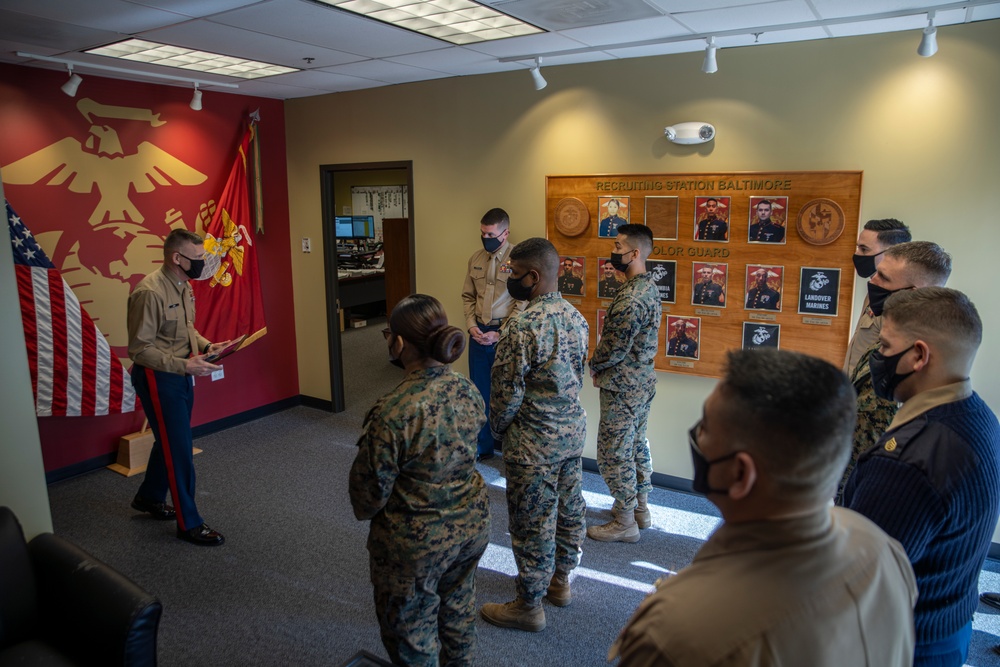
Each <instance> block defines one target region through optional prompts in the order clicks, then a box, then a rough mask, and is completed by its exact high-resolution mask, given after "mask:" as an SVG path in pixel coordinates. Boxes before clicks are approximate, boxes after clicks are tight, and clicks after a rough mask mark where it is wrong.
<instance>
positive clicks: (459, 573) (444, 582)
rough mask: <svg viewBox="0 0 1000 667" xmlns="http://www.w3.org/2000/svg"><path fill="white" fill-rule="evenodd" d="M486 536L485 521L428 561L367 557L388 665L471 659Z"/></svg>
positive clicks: (461, 662)
mask: <svg viewBox="0 0 1000 667" xmlns="http://www.w3.org/2000/svg"><path fill="white" fill-rule="evenodd" d="M489 537H490V532H489V526H488V525H487V527H486V528H485V529H484V530H482V531H481V532H480V533H479V534H477V535H475V536H474V537H472V538H471V539H469V540H468V541H466V542H463V543H461V544H456V545H454V546H452V547H450V548H448V549H445V550H444V551H442V552H441V553H440V554H439V555H438V557H437V558H435V559H433V560H430V559H427V560H423V561H418V562H407V563H400V562H397V561H388V560H383V559H377V558H374V557H371V558H369V565H370V567H371V579H372V585H373V586H374V587H375V614H376V615H377V616H378V622H379V629H380V630H381V633H382V644H383V645H384V646H385V650H386V651H387V652H388V653H389V658H390V659H391V660H392V663H393V664H394V665H421V666H426V667H431V666H433V667H437V665H438V664H441V665H455V666H457V665H472V664H473V657H474V656H475V652H476V567H477V566H478V565H479V559H480V558H481V557H482V555H483V552H484V551H486V545H487V544H488V543H489Z"/></svg>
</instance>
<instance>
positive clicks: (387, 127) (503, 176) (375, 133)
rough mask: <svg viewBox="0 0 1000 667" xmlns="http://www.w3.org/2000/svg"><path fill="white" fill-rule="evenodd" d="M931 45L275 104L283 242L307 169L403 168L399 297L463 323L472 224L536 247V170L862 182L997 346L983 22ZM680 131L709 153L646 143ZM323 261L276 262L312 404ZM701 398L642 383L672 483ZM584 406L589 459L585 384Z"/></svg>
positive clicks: (312, 229)
mask: <svg viewBox="0 0 1000 667" xmlns="http://www.w3.org/2000/svg"><path fill="white" fill-rule="evenodd" d="M938 33H939V44H940V47H941V48H940V51H939V52H938V54H937V55H936V56H934V57H933V58H920V57H918V56H917V55H916V52H915V51H916V47H917V42H918V41H919V33H918V32H914V31H910V32H906V33H893V34H887V35H878V36H870V37H857V38H842V39H833V40H825V41H820V42H802V43H795V44H783V45H775V46H756V47H750V48H743V49H732V50H722V51H720V52H719V72H718V73H717V74H714V75H705V74H702V73H701V72H700V70H699V68H700V63H701V58H702V55H701V53H691V54H680V55H674V56H664V57H655V58H637V59H629V60H619V61H613V62H605V63H595V64H586V65H573V66H563V67H545V68H544V70H543V71H544V74H545V77H546V79H548V81H549V86H548V87H547V88H546V89H545V90H543V91H540V92H536V91H535V90H533V88H532V85H531V80H530V77H529V76H528V73H527V71H524V72H513V73H506V74H497V75H489V76H476V77H462V78H452V79H443V80H436V81H429V82H424V83H418V84H409V85H399V86H390V87H386V88H380V89H376V90H370V91H359V92H352V93H343V94H337V95H330V96H324V97H316V98H309V99H300V100H292V101H289V102H288V103H287V116H286V117H287V131H288V155H289V199H290V206H291V219H292V236H293V238H296V237H299V236H311V237H313V238H319V237H320V234H319V225H320V192H319V179H318V174H319V168H318V165H320V164H328V163H337V162H366V161H382V160H413V175H414V195H415V197H414V211H413V214H414V222H415V229H416V258H417V288H418V290H420V291H422V292H427V293H430V294H434V295H435V296H437V297H438V298H440V299H441V300H442V301H443V302H444V304H445V306H446V307H447V309H448V312H449V314H450V316H451V320H452V322H453V323H457V324H461V321H462V308H461V301H460V298H459V291H460V289H461V284H462V279H463V275H464V271H465V262H466V260H467V258H468V256H469V255H470V254H471V253H472V252H473V251H474V250H475V249H476V248H477V247H478V246H479V240H478V237H477V225H478V221H479V218H480V217H481V215H482V213H483V212H485V211H486V210H487V209H488V208H490V207H493V206H501V207H503V208H505V209H507V211H508V212H509V213H510V215H511V220H512V235H513V238H514V240H515V241H516V240H521V239H524V238H525V237H528V236H535V235H543V234H544V202H543V195H544V186H545V175H546V174H598V173H629V172H640V173H648V172H658V173H668V172H681V173H684V172H689V173H690V172H700V171H726V170H746V171H759V170H825V169H830V170H838V169H861V170H864V184H863V196H862V221H863V220H867V219H869V218H875V217H898V218H900V219H902V220H904V221H906V222H907V223H908V224H909V225H910V226H911V228H912V229H913V232H914V236H915V238H918V239H929V240H934V241H937V242H939V243H941V245H943V246H944V247H945V248H946V249H948V250H949V251H950V252H951V253H952V254H953V256H954V260H955V271H954V273H953V275H952V279H951V281H950V283H949V284H950V285H951V286H952V287H955V288H958V289H961V290H963V291H966V292H967V293H968V294H969V295H970V296H971V297H972V298H973V300H974V301H975V302H976V303H977V304H978V305H979V308H980V311H981V313H982V316H983V320H984V325H985V328H986V331H987V341H989V340H990V339H995V337H996V332H997V331H1000V309H998V308H997V307H995V306H994V305H993V304H995V303H996V287H995V285H996V282H997V281H996V280H995V279H994V278H993V277H992V273H993V270H994V265H995V263H996V260H995V256H996V253H997V250H998V247H1000V244H998V243H997V242H998V241H1000V232H998V231H997V230H998V225H997V212H998V211H1000V166H998V165H1000V158H998V156H1000V129H998V122H997V118H1000V86H998V83H997V82H998V81H1000V21H989V22H982V23H976V24H971V25H967V26H955V27H943V28H939V30H938ZM689 120H698V121H708V122H711V123H713V124H714V125H715V127H716V129H717V132H718V136H717V138H716V140H715V141H714V142H713V143H711V144H707V145H704V146H700V147H684V146H676V145H673V144H670V143H669V142H667V141H666V140H665V139H664V137H663V127H664V126H665V125H668V124H672V123H676V122H681V121H689ZM322 258H323V255H322V253H321V252H314V253H312V254H311V255H301V254H297V253H294V252H293V258H292V262H293V276H294V282H295V306H296V308H295V313H296V331H297V332H298V344H299V374H300V378H301V390H302V393H303V394H306V395H310V396H316V397H320V398H326V399H329V398H330V396H329V381H328V379H327V376H326V373H327V368H328V365H327V363H326V354H327V352H326V332H325V328H326V326H325V314H324V312H323V311H322V308H321V307H317V306H318V305H321V304H322V303H323V295H322V294H320V293H318V292H317V289H316V286H317V285H322V284H323V280H322V277H323V262H322ZM862 290H863V283H862V282H860V281H859V284H858V286H857V289H856V296H857V297H858V298H856V302H860V296H861V295H862V294H863V292H862ZM852 317H854V318H855V319H856V317H857V313H856V312H855V313H854V315H853V316H852ZM991 333H992V335H990V334H991ZM460 366H461V364H460ZM998 367H1000V351H998V348H997V347H996V346H993V345H990V344H989V342H987V343H986V344H984V346H983V348H982V349H981V350H980V353H979V358H978V360H977V363H976V366H975V369H974V374H973V381H974V383H975V385H976V387H977V389H978V391H979V392H980V393H981V394H982V395H983V397H984V398H985V399H986V400H987V401H988V402H989V403H990V404H991V405H992V406H993V407H994V409H996V410H1000V377H998V376H997V373H996V372H995V369H997V368H998ZM991 369H993V371H994V372H991ZM713 384H714V381H712V380H707V379H701V378H693V377H684V376H677V375H671V374H668V373H663V374H661V375H660V378H659V384H658V387H657V396H656V398H655V399H654V407H653V411H652V415H651V417H650V425H649V438H650V441H651V444H652V451H653V461H654V465H655V468H656V470H657V471H658V472H662V473H666V474H670V475H676V476H680V477H686V478H690V470H691V469H690V462H689V455H688V452H687V444H686V429H687V428H688V427H689V426H690V425H691V423H692V422H693V421H694V420H695V419H696V417H697V415H698V414H700V411H701V403H702V401H703V400H704V397H705V396H706V395H707V394H708V392H709V391H710V389H711V387H712V386H713ZM584 403H585V406H586V408H587V412H588V414H589V415H590V418H589V420H590V421H589V432H588V446H587V450H586V452H585V455H586V456H590V457H594V456H595V452H596V448H595V436H596V427H597V414H598V402H597V395H596V391H595V390H594V389H593V388H590V387H588V388H587V389H586V390H585V394H584Z"/></svg>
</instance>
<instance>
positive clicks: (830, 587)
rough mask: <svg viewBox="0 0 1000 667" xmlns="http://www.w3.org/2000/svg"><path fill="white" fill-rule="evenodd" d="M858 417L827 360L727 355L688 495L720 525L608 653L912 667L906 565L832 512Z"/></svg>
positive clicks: (858, 524) (689, 661) (698, 427)
mask: <svg viewBox="0 0 1000 667" xmlns="http://www.w3.org/2000/svg"><path fill="white" fill-rule="evenodd" d="M853 412H854V392H853V391H852V390H851V386H850V384H849V383H848V382H847V376H845V375H844V374H843V373H841V372H840V370H839V369H838V368H837V367H835V366H833V365H832V364H830V363H828V362H826V361H823V360H822V359H818V358H816V357H811V356H808V355H804V354H800V353H796V352H787V351H784V350H774V349H762V350H733V351H730V352H729V353H728V354H727V358H726V366H725V369H724V375H723V378H722V380H721V381H720V382H719V383H718V384H717V385H716V387H715V389H714V390H713V391H712V393H711V394H710V395H709V397H708V399H707V400H706V401H705V404H704V408H703V412H702V418H701V419H700V420H699V421H698V422H697V423H696V424H695V426H694V428H692V429H691V431H690V433H689V445H690V453H691V462H692V464H693V466H694V479H693V481H692V488H693V489H694V490H695V491H696V492H698V493H702V494H705V495H706V496H707V497H708V500H709V501H711V502H712V504H714V505H715V506H716V507H718V509H719V512H720V514H721V515H722V519H723V522H722V524H721V525H720V526H719V527H718V528H716V530H715V532H714V533H713V534H712V535H711V537H709V538H708V541H707V542H706V543H705V544H704V545H703V546H702V547H701V549H700V550H699V551H698V553H697V555H695V557H694V561H693V562H692V563H691V565H689V566H688V567H686V568H684V569H682V570H681V571H680V572H678V573H677V574H676V575H675V576H668V577H663V578H662V579H660V580H659V581H657V582H656V590H655V591H654V592H653V593H652V594H650V596H649V597H647V598H646V599H645V601H643V602H642V604H641V605H640V606H639V608H638V609H637V610H636V612H635V614H634V615H633V616H632V619H631V620H630V621H629V622H628V625H626V627H625V629H624V630H622V632H621V634H620V636H619V637H618V641H617V642H615V645H614V646H613V647H612V649H611V656H612V657H614V656H617V657H618V658H620V661H619V662H618V665H619V667H634V666H636V667H637V666H639V665H661V664H663V665H667V664H669V665H682V664H683V665H723V664H724V665H760V664H765V663H766V664H782V665H880V666H884V667H908V666H909V665H910V664H911V661H912V660H913V645H914V630H913V620H912V619H913V616H912V610H913V604H914V601H915V600H916V597H917V588H916V585H915V582H914V575H913V570H912V569H911V567H910V565H909V563H908V562H907V560H906V552H905V551H904V550H903V547H902V546H900V544H899V543H898V542H896V541H895V540H893V539H891V538H890V537H889V536H888V535H886V534H885V532H883V531H882V530H881V529H880V528H879V527H878V526H876V525H875V524H874V523H873V522H872V521H870V520H868V519H866V518H865V517H863V516H861V515H860V514H857V513H856V512H852V511H850V510H847V509H844V508H842V507H831V506H830V505H829V499H830V496H831V495H832V494H833V491H834V489H835V488H836V486H837V480H838V479H839V478H840V470H841V468H842V467H843V465H844V461H846V460H847V457H848V455H849V452H850V434H851V424H852V422H853ZM671 435H672V436H673V434H671ZM975 572H978V570H976V571H975Z"/></svg>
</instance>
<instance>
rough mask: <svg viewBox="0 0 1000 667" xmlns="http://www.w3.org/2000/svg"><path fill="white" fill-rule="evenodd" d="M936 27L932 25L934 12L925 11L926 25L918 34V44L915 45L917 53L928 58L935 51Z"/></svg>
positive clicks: (936, 48)
mask: <svg viewBox="0 0 1000 667" xmlns="http://www.w3.org/2000/svg"><path fill="white" fill-rule="evenodd" d="M937 50H938V47H937V28H935V27H934V12H928V13H927V27H926V28H924V32H923V34H922V35H921V36H920V46H918V47H917V54H918V55H920V56H923V57H924V58H930V57H931V56H933V55H934V54H935V53H937Z"/></svg>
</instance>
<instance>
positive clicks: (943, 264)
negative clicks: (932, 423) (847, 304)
mask: <svg viewBox="0 0 1000 667" xmlns="http://www.w3.org/2000/svg"><path fill="white" fill-rule="evenodd" d="M949 275H951V256H950V255H948V253H946V252H945V251H944V249H942V248H941V246H939V245H938V244H936V243H931V242H930V241H910V242H908V243H899V244H897V245H894V246H892V247H890V248H887V249H886V250H885V251H883V253H882V260H881V261H880V262H879V265H878V269H876V271H875V275H873V276H872V278H871V280H870V281H869V282H868V296H869V307H870V308H871V311H872V312H873V313H874V314H875V315H876V316H878V317H879V318H880V320H879V322H880V324H881V315H882V306H883V305H884V304H885V300H886V298H887V297H888V296H889V295H891V294H893V293H895V292H901V291H905V290H912V289H915V288H918V287H931V286H943V285H944V284H945V283H946V282H947V281H948V276H949ZM877 348H878V343H877V342H876V343H875V345H873V346H872V347H870V348H868V349H867V350H865V352H864V353H863V354H862V355H861V357H860V359H858V363H857V365H856V366H855V367H854V369H853V370H852V371H851V373H850V378H851V382H852V383H853V384H854V389H855V391H856V392H857V394H858V421H857V425H856V426H855V427H854V451H853V455H852V456H851V459H850V461H848V464H847V468H846V469H845V470H844V476H843V479H842V480H841V489H840V493H838V496H837V497H838V502H839V498H840V494H841V493H842V492H843V488H844V484H846V483H847V478H848V477H850V474H851V470H852V469H853V468H854V464H855V463H856V462H857V460H858V457H859V456H860V455H861V453H862V452H864V451H865V450H866V449H868V448H869V447H871V446H872V445H873V444H875V441H876V440H878V438H879V437H881V435H882V434H883V433H885V430H886V429H887V428H888V427H889V423H890V422H891V421H892V418H893V416H894V415H895V414H896V409H897V405H896V403H895V402H894V401H893V400H892V399H886V398H882V397H880V396H879V395H878V394H877V393H876V392H875V390H874V388H873V387H872V376H871V373H870V371H869V360H870V358H871V356H872V354H873V352H874V351H875V350H876V349H877Z"/></svg>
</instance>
